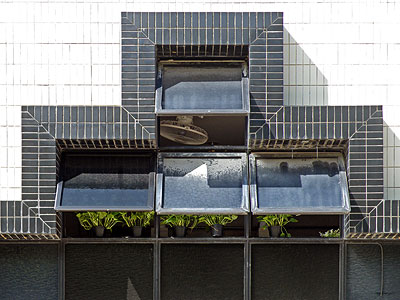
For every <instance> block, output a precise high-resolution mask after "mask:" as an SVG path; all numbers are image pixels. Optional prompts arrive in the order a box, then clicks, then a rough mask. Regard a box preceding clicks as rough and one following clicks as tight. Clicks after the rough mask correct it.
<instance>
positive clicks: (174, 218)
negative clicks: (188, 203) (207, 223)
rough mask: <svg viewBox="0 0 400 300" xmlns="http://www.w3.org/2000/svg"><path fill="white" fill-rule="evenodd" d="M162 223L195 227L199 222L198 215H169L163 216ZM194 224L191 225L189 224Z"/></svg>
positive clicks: (171, 225)
mask: <svg viewBox="0 0 400 300" xmlns="http://www.w3.org/2000/svg"><path fill="white" fill-rule="evenodd" d="M161 224H165V225H167V226H170V227H175V226H184V227H189V228H190V229H193V228H195V227H196V226H197V224H198V216H194V215H168V216H165V217H161ZM190 224H192V225H191V226H189V225H190Z"/></svg>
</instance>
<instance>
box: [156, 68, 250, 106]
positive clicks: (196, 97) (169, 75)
mask: <svg viewBox="0 0 400 300" xmlns="http://www.w3.org/2000/svg"><path fill="white" fill-rule="evenodd" d="M241 80H242V68H241V67H219V68H215V67H214V68H204V67H198V66H186V67H183V66H180V67H179V66H166V67H165V68H164V72H163V91H164V95H163V103H162V108H163V109H243V105H242V85H241Z"/></svg>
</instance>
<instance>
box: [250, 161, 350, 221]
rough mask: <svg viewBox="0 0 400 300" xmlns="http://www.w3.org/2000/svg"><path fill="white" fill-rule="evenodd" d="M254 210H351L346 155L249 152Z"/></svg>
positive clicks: (334, 212)
mask: <svg viewBox="0 0 400 300" xmlns="http://www.w3.org/2000/svg"><path fill="white" fill-rule="evenodd" d="M250 174H251V175H250V176H251V187H250V194H251V210H252V213H253V214H257V215H261V214H302V215H313V214H314V215H329V214H331V215H340V214H347V213H349V212H350V204H349V191H348V186H347V177H346V171H345V165H344V161H343V158H342V157H341V156H340V155H338V154H333V155H330V154H326V157H324V158H315V157H314V158H311V157H295V158H292V157H290V156H289V157H288V156H286V157H282V156H281V157H276V156H275V157H271V156H266V155H265V154H264V155H262V154H251V155H250Z"/></svg>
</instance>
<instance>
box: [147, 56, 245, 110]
mask: <svg viewBox="0 0 400 300" xmlns="http://www.w3.org/2000/svg"><path fill="white" fill-rule="evenodd" d="M200 62H202V63H205V64H213V63H215V64H217V63H218V64H227V63H230V62H231V63H232V62H235V63H241V64H242V82H241V84H242V109H163V107H162V98H163V87H162V67H163V66H164V65H173V64H174V65H179V64H184V63H200ZM247 73H248V72H247V65H246V62H244V61H243V60H227V61H224V60H192V61H183V60H177V61H166V62H159V70H158V76H157V79H158V80H157V81H158V82H157V88H156V93H155V113H156V115H159V116H176V115H207V116H210V115H245V116H246V115H248V114H249V113H250V92H249V78H248V77H247V76H248V75H247Z"/></svg>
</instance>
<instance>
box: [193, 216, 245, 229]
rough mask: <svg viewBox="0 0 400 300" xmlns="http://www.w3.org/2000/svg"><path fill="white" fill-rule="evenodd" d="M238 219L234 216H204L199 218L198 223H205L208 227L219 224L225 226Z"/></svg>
mask: <svg viewBox="0 0 400 300" xmlns="http://www.w3.org/2000/svg"><path fill="white" fill-rule="evenodd" d="M237 218H238V216H235V215H204V216H200V217H199V223H206V224H207V225H208V226H212V225H216V224H221V225H222V226H225V225H226V224H229V223H232V222H233V221H235V220H236V219H237Z"/></svg>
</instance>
